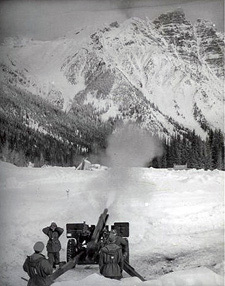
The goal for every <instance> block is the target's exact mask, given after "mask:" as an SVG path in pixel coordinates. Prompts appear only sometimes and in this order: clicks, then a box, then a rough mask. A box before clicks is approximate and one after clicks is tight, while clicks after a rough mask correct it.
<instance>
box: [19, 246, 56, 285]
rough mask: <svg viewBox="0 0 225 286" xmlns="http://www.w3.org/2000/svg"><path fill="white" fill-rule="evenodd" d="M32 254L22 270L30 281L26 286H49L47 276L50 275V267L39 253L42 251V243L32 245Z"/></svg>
mask: <svg viewBox="0 0 225 286" xmlns="http://www.w3.org/2000/svg"><path fill="white" fill-rule="evenodd" d="M33 248H34V251H35V252H34V253H33V254H32V255H31V256H27V258H26V260H25V262H24V264H23V270H24V271H25V272H27V274H28V275H29V277H30V279H29V281H28V284H27V285H28V286H47V285H50V284H49V280H48V276H49V275H50V274H52V271H53V269H52V265H51V264H50V262H49V261H48V259H46V258H45V256H44V255H43V254H41V252H42V251H43V249H44V243H43V242H41V241H38V242H36V243H35V244H34V247H33Z"/></svg>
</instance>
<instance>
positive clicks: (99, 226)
mask: <svg viewBox="0 0 225 286" xmlns="http://www.w3.org/2000/svg"><path fill="white" fill-rule="evenodd" d="M108 216H109V215H108V209H104V211H103V213H102V214H101V215H100V216H99V219H98V223H97V225H96V227H95V230H94V232H93V234H92V237H91V240H92V241H94V242H95V243H97V242H98V240H99V236H100V233H101V231H102V230H103V228H104V227H105V225H106V221H107V219H108Z"/></svg>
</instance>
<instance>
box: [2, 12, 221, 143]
mask: <svg viewBox="0 0 225 286" xmlns="http://www.w3.org/2000/svg"><path fill="white" fill-rule="evenodd" d="M0 55H1V68H2V72H1V73H0V77H1V80H2V81H4V82H7V84H12V85H16V86H18V87H21V88H22V89H26V90H28V91H30V92H32V93H34V94H39V95H40V96H42V97H44V98H47V99H48V100H49V101H50V102H52V103H54V104H56V105H58V107H60V108H63V109H64V110H66V111H68V112H69V111H71V114H72V113H73V105H75V106H76V105H77V104H78V105H82V106H83V105H84V106H87V105H89V106H91V107H92V108H93V113H94V114H97V115H96V116H98V118H100V119H102V120H103V121H106V120H108V119H109V118H110V117H113V118H115V117H119V118H123V119H124V120H132V121H135V122H139V124H140V125H141V126H142V127H144V128H146V129H148V130H150V131H152V132H153V133H157V134H162V135H166V136H167V135H171V134H173V133H174V132H179V131H180V130H178V128H177V125H178V124H179V128H180V129H181V133H182V132H185V128H188V129H189V130H193V129H195V130H196V133H197V134H199V135H201V136H202V137H203V138H205V135H206V133H205V131H204V129H203V125H204V126H205V127H207V128H211V129H215V128H219V129H221V130H223V127H224V122H223V114H224V113H223V106H224V92H223V82H224V65H223V58H224V40H223V38H222V36H221V34H220V33H217V31H216V30H215V27H214V26H213V24H212V23H210V22H207V21H198V22H197V23H196V24H195V25H192V24H191V23H190V22H189V21H188V20H187V19H186V18H185V15H184V13H183V11H182V10H177V11H173V12H169V13H166V14H162V15H160V16H159V17H158V18H157V19H155V21H153V22H151V21H149V20H148V19H146V20H141V19H139V18H131V19H128V20H126V21H125V22H123V23H121V24H118V23H117V22H114V23H111V24H110V25H105V26H104V25H102V27H99V28H98V29H97V27H94V26H93V27H84V28H83V29H81V30H80V31H73V32H71V33H68V34H67V35H66V36H65V37H64V38H60V39H58V40H55V41H46V42H41V41H33V40H20V39H17V40H15V39H11V40H10V41H8V42H6V43H5V44H4V45H2V46H1V47H0ZM165 130H166V131H165Z"/></svg>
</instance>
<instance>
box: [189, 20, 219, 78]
mask: <svg viewBox="0 0 225 286" xmlns="http://www.w3.org/2000/svg"><path fill="white" fill-rule="evenodd" d="M194 30H195V34H196V39H197V43H198V53H199V57H200V58H201V60H202V61H203V62H205V63H206V64H207V65H208V66H209V68H210V69H211V70H212V71H213V73H215V74H216V76H218V77H222V76H224V37H223V35H222V34H220V33H217V32H216V30H215V27H214V25H213V24H212V23H211V22H208V21H204V20H200V19H199V20H197V22H196V24H195V25H194Z"/></svg>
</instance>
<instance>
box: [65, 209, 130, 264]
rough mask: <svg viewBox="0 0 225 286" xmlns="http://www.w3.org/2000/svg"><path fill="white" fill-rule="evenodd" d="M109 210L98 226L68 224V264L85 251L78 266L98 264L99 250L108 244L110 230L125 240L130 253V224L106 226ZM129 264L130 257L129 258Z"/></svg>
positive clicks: (122, 223) (121, 223) (100, 218)
mask: <svg viewBox="0 0 225 286" xmlns="http://www.w3.org/2000/svg"><path fill="white" fill-rule="evenodd" d="M107 212H108V210H107V209H105V210H104V211H103V213H102V214H101V215H100V217H99V220H98V223H97V225H96V226H95V225H87V224H86V223H85V222H83V223H68V224H67V225H66V235H67V238H69V239H68V242H67V262H69V261H70V260H71V259H73V258H74V257H75V256H76V255H77V254H79V253H80V252H81V251H83V255H81V257H80V259H79V262H78V264H98V262H99V250H100V248H101V247H102V246H103V245H105V243H106V242H107V238H108V234H109V230H114V229H115V230H116V231H117V233H118V235H120V236H121V237H123V238H124V240H125V241H126V244H127V249H128V253H129V242H128V239H127V238H128V237H129V222H115V223H114V224H113V225H111V227H109V225H106V222H107V219H108V216H109V215H108V213H107ZM127 261H128V262H129V255H128V256H127Z"/></svg>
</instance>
